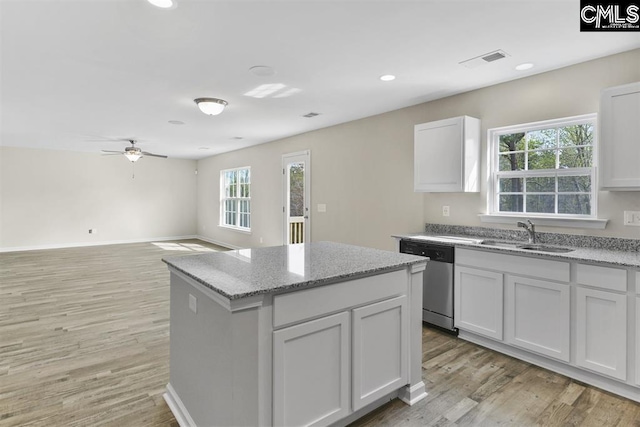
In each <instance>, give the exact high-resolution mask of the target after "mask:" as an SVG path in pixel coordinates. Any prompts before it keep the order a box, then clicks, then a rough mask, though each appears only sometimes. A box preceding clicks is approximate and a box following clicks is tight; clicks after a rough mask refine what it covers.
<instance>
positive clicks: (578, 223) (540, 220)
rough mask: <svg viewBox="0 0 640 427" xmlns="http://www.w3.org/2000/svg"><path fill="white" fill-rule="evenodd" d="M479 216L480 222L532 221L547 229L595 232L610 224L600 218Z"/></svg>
mask: <svg viewBox="0 0 640 427" xmlns="http://www.w3.org/2000/svg"><path fill="white" fill-rule="evenodd" d="M478 216H479V217H480V221H482V222H488V223H494V224H512V225H515V223H516V222H518V221H522V220H527V219H530V220H531V221H533V222H534V223H535V224H536V225H541V226H546V227H567V228H591V229H595V230H604V229H605V227H606V226H607V222H609V220H608V219H599V218H550V217H540V216H534V215H531V216H526V215H504V214H480V215H478Z"/></svg>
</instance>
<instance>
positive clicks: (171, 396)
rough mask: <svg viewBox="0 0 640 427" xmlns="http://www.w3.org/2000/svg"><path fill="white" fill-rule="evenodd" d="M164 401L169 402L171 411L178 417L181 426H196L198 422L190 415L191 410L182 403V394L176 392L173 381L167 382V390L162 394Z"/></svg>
mask: <svg viewBox="0 0 640 427" xmlns="http://www.w3.org/2000/svg"><path fill="white" fill-rule="evenodd" d="M162 397H163V398H164V401H165V402H167V406H169V409H170V410H171V413H172V414H173V416H174V417H176V421H177V422H178V424H179V425H180V427H196V423H195V422H194V421H193V418H191V415H189V411H187V408H185V406H184V405H183V404H182V400H180V396H178V394H177V393H176V391H175V390H174V389H173V387H171V383H169V384H167V392H166V393H165V394H163V395H162Z"/></svg>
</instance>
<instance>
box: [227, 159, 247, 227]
mask: <svg viewBox="0 0 640 427" xmlns="http://www.w3.org/2000/svg"><path fill="white" fill-rule="evenodd" d="M220 225H221V226H223V227H231V228H237V229H239V230H244V231H251V168H250V167H248V166H247V167H243V168H237V169H226V170H222V171H220Z"/></svg>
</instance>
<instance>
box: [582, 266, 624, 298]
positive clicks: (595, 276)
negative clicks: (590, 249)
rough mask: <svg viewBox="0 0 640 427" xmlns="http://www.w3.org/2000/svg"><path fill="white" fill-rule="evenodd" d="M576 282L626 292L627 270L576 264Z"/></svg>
mask: <svg viewBox="0 0 640 427" xmlns="http://www.w3.org/2000/svg"><path fill="white" fill-rule="evenodd" d="M576 282H578V283H579V284H581V285H587V286H594V287H596V288H601V289H607V290H610V291H620V292H626V290H627V270H623V269H621V268H612V267H603V266H600V265H588V264H578V268H577V270H576Z"/></svg>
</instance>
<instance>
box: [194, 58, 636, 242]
mask: <svg viewBox="0 0 640 427" xmlns="http://www.w3.org/2000/svg"><path fill="white" fill-rule="evenodd" d="M639 80H640V50H635V51H631V52H625V53H622V54H619V55H613V56H610V57H606V58H601V59H597V60H594V61H590V62H586V63H582V64H578V65H575V66H571V67H566V68H563V69H559V70H555V71H551V72H548V73H543V74H539V75H534V76H531V77H527V78H522V79H519V80H515V81H511V82H507V83H503V84H500V85H495V86H492V87H488V88H484V89H479V90H476V91H472V92H468V93H464V94H461V95H456V96H452V97H449V98H444V99H441V100H437V101H433V102H428V103H424V104H420V105H416V106H413V107H408V108H404V109H402V110H397V111H392V112H389V113H385V114H381V115H378V116H373V117H368V118H365V119H362V120H357V121H354V122H350V123H345V124H341V125H338V126H333V127H330V128H325V129H320V130H317V131H313V132H309V133H306V134H302V135H297V136H294V137H291V138H287V139H284V140H279V141H275V142H272V143H269V144H264V145H260V146H256V147H251V148H247V149H243V150H238V151H235V152H231V153H226V154H222V155H218V156H214V157H210V158H207V159H204V160H201V161H199V162H198V170H199V175H198V227H199V228H198V232H199V234H201V235H203V236H205V237H207V238H209V239H211V240H214V241H217V242H220V243H223V244H229V245H232V246H237V247H251V246H263V245H278V244H282V189H281V187H282V182H281V179H282V173H281V166H280V164H281V156H282V154H284V153H288V152H294V151H300V150H304V149H310V150H311V163H312V191H311V192H312V196H311V197H312V215H313V216H312V240H314V241H318V240H333V241H338V242H344V243H352V244H358V245H364V246H370V247H377V248H381V249H390V250H393V249H394V248H395V245H394V243H393V241H392V239H390V237H389V236H390V235H391V234H393V233H408V232H417V231H420V230H422V229H423V227H424V223H425V222H432V223H448V224H460V225H474V226H491V225H486V224H484V223H481V222H480V220H479V219H478V216H477V215H478V214H479V213H484V212H485V207H486V185H485V186H483V189H482V191H481V192H480V193H472V194H452V193H447V194H436V193H433V194H424V195H423V194H420V193H418V194H416V193H413V126H414V125H416V124H419V123H424V122H429V121H433V120H439V119H443V118H448V117H455V116H459V115H464V114H466V115H470V116H474V117H478V118H480V119H482V135H483V160H482V163H483V170H482V179H483V182H485V181H486V177H487V171H486V167H484V165H485V163H486V154H485V150H486V131H487V129H489V128H492V127H499V126H506V125H512V124H518V123H527V122H533V121H539V120H545V119H551V118H558V117H567V116H574V115H578V114H585V113H592V112H597V111H598V100H599V96H600V90H601V89H603V88H606V87H610V86H617V85H621V84H625V83H630V82H633V81H639ZM238 166H251V167H252V180H253V184H252V185H253V189H252V190H253V199H252V214H253V223H252V233H251V234H245V233H240V232H237V231H232V230H227V229H223V228H221V227H219V226H218V225H217V224H218V221H219V197H220V196H219V173H220V170H221V169H226V168H232V167H238ZM599 196H600V202H599V213H600V215H599V216H600V217H603V218H608V219H610V224H609V226H608V227H607V229H605V230H602V231H592V230H580V229H557V228H546V229H545V228H544V227H540V229H541V230H542V231H545V230H546V231H556V232H567V233H574V234H575V233H585V234H586V233H590V234H598V235H605V236H618V237H640V228H631V227H624V226H623V225H622V212H623V211H624V210H629V209H634V210H640V192H624V193H610V192H600V195H599ZM318 203H326V204H327V212H326V213H317V212H316V205H317V204H318ZM445 204H446V205H449V206H450V208H451V216H450V217H448V218H445V217H442V214H441V212H442V205H445ZM505 227H510V226H508V225H507V226H505ZM260 237H262V238H263V243H262V244H260Z"/></svg>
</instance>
